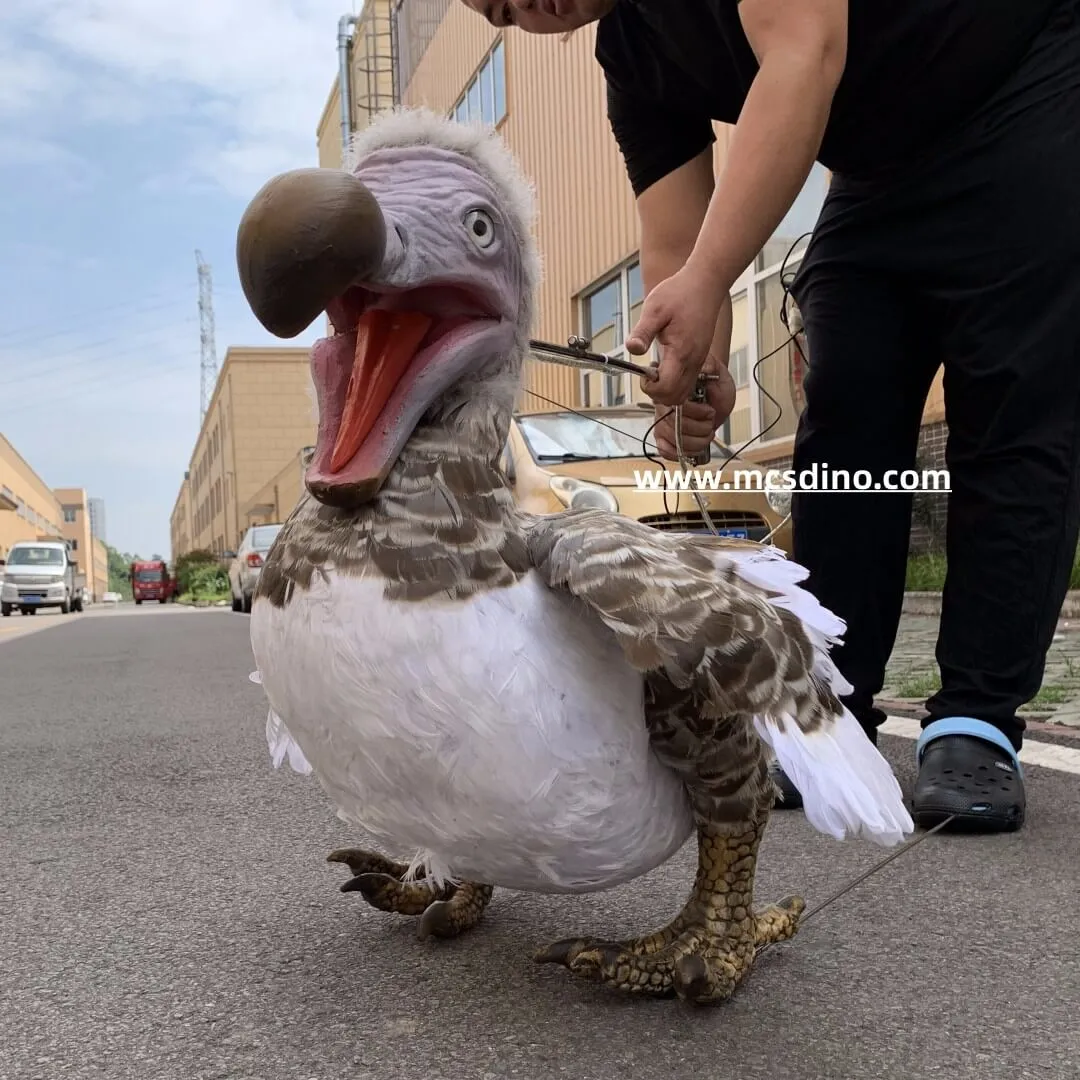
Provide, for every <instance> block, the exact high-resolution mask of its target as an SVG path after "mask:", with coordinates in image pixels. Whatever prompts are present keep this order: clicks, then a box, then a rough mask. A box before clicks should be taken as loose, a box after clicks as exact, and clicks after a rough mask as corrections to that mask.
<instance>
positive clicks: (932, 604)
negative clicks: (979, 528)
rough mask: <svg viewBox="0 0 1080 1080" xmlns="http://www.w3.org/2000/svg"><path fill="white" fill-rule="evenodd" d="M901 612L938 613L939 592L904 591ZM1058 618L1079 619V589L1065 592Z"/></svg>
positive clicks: (939, 606) (939, 609)
mask: <svg viewBox="0 0 1080 1080" xmlns="http://www.w3.org/2000/svg"><path fill="white" fill-rule="evenodd" d="M903 612H904V614H905V615H940V614H941V593H939V592H907V593H904V607H903ZM1059 618H1062V619H1080V589H1070V590H1069V591H1068V592H1067V593H1066V594H1065V603H1064V604H1062V605H1061V614H1060V616H1059Z"/></svg>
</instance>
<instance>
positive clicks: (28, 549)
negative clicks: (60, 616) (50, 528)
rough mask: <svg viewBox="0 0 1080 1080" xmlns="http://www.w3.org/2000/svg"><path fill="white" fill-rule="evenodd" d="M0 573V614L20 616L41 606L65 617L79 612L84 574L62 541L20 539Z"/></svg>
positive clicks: (8, 554)
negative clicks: (19, 612) (17, 613)
mask: <svg viewBox="0 0 1080 1080" xmlns="http://www.w3.org/2000/svg"><path fill="white" fill-rule="evenodd" d="M0 570H2V571H3V578H2V579H0V615H5V616H7V615H10V614H11V613H12V612H13V611H14V610H15V609H16V608H18V609H19V610H20V611H21V612H22V613H23V614H24V615H33V614H35V613H36V612H37V610H38V608H43V607H58V608H59V609H60V610H61V611H62V612H63V613H64V614H65V615H66V614H68V612H70V611H82V609H83V599H84V595H85V589H86V575H85V574H80V573H79V568H78V564H77V563H76V562H75V561H74V560H73V559H72V558H71V549H70V548H69V547H68V545H67V543H66V542H65V541H63V540H20V541H18V542H17V543H15V544H12V545H11V547H10V548H9V549H8V553H7V558H6V560H5V561H4V565H3V566H0Z"/></svg>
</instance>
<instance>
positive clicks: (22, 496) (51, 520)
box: [0, 435, 63, 559]
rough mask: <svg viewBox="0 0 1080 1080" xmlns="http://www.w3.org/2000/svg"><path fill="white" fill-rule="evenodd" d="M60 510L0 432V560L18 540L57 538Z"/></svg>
mask: <svg viewBox="0 0 1080 1080" xmlns="http://www.w3.org/2000/svg"><path fill="white" fill-rule="evenodd" d="M62 519H63V511H62V510H61V507H60V502H59V500H58V499H57V497H56V495H55V494H54V493H53V491H52V490H51V489H50V488H49V486H48V484H46V483H45V481H44V480H42V479H41V477H40V476H38V474H37V473H36V472H34V470H33V469H32V468H31V467H30V464H29V463H28V462H27V461H26V459H25V458H24V457H23V456H22V455H21V454H20V453H19V452H18V450H16V449H15V447H14V446H12V445H11V443H10V442H8V440H7V439H6V438H4V436H3V435H0V559H5V558H6V557H7V553H8V549H9V548H10V547H11V545H12V544H14V543H17V542H18V541H19V540H36V539H37V538H38V537H39V536H53V537H56V538H57V539H59V538H60V536H61V532H60V524H61V521H62Z"/></svg>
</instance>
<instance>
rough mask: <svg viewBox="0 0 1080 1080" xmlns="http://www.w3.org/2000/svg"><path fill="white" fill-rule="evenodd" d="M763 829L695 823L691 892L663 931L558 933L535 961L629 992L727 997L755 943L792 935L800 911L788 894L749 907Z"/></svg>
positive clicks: (799, 904) (700, 1000)
mask: <svg viewBox="0 0 1080 1080" xmlns="http://www.w3.org/2000/svg"><path fill="white" fill-rule="evenodd" d="M763 829H764V826H763V825H761V826H757V825H750V826H748V827H747V828H746V829H740V830H737V831H736V832H730V831H728V832H726V833H725V832H724V831H722V830H720V829H719V828H717V827H715V826H706V827H704V828H702V829H701V831H700V833H699V838H698V874H697V881H696V883H695V886H694V891H693V893H692V895H691V897H690V900H689V901H688V902H687V904H686V906H685V908H684V909H683V911H682V912H681V913H680V914H679V915H678V916H677V917H676V918H675V919H674V920H673V921H672V922H671V923H670V924H669V925H668V926H666V927H664V928H663V929H662V930H659V931H657V932H656V933H653V934H648V935H646V936H644V937H640V938H633V939H631V940H629V941H622V942H608V941H600V940H596V939H591V938H565V939H563V940H562V941H557V942H555V943H554V944H552V945H549V946H548V947H547V948H545V949H541V950H540V951H539V952H538V953H537V954H536V957H535V959H536V960H537V961H538V962H540V963H555V964H561V965H562V966H563V967H565V968H567V969H568V970H569V971H571V972H572V973H573V974H575V975H579V976H581V977H583V978H589V979H594V980H599V981H600V982H602V983H606V984H607V985H610V986H612V987H614V988H616V989H618V990H623V991H626V992H628V993H634V994H650V995H656V996H662V997H666V996H670V995H671V994H676V995H678V996H679V997H680V998H682V999H683V1000H685V1001H691V1002H694V1003H698V1004H703V1003H706V1002H717V1001H723V1000H726V999H727V998H729V997H730V996H731V994H732V993H733V992H734V991H735V988H736V987H737V986H738V985H739V983H741V982H742V980H743V979H744V978H745V977H746V975H747V974H748V973H749V971H750V968H751V967H752V966H753V962H754V953H755V951H756V950H757V948H758V947H759V946H761V945H764V944H770V943H773V942H777V941H783V940H786V939H787V938H790V937H792V936H794V934H795V933H796V931H797V930H798V924H799V917H800V916H801V915H802V913H803V911H804V910H805V908H806V904H805V902H804V901H803V899H802V898H801V897H798V896H792V897H787V898H786V899H784V900H782V901H781V902H780V903H779V904H772V905H770V906H768V907H766V908H763V909H761V910H759V911H756V912H755V911H754V910H752V907H751V905H752V903H753V880H754V869H755V866H756V862H757V848H758V844H759V843H760V839H761V834H762V832H763Z"/></svg>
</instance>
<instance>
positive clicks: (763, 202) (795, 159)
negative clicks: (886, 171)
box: [688, 0, 848, 294]
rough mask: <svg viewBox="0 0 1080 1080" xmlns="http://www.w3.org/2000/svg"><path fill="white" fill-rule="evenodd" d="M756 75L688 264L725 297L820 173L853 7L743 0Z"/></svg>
mask: <svg viewBox="0 0 1080 1080" xmlns="http://www.w3.org/2000/svg"><path fill="white" fill-rule="evenodd" d="M739 11H740V14H741V18H742V23H743V28H744V30H745V32H746V36H747V39H748V40H749V42H750V45H751V47H752V48H753V50H754V53H755V55H756V56H757V59H758V65H759V70H758V74H757V76H756V77H755V78H754V82H753V85H752V86H751V88H750V92H749V94H748V95H747V98H746V102H745V104H744V105H743V109H742V112H741V114H740V116H739V121H738V123H737V124H736V125H735V129H734V132H733V135H732V139H731V143H730V144H729V147H728V152H727V156H726V160H725V163H724V168H723V170H722V172H721V174H720V179H719V182H718V183H717V185H716V189H715V191H714V193H713V196H712V199H711V201H710V205H709V209H708V212H707V213H706V215H705V221H704V225H703V227H702V229H701V233H700V235H699V236H698V238H697V242H696V244H695V245H694V249H693V252H692V253H691V255H690V258H689V260H688V261H689V263H690V264H691V265H694V266H697V267H698V268H700V269H701V270H702V271H703V272H704V273H705V274H707V275H708V277H709V279H710V280H711V281H713V282H714V283H715V284H716V286H717V288H718V289H722V290H723V291H724V293H725V294H726V293H727V292H728V290H730V288H731V286H732V285H733V284H734V283H735V280H736V279H737V278H738V276H739V275H740V274H741V273H742V272H743V270H745V269H746V267H747V266H749V265H750V264H751V263H752V262H753V260H754V258H755V257H756V256H757V254H758V252H759V251H760V250H761V249H762V248H763V247H764V246H765V244H766V243H767V242H768V240H769V238H770V237H771V236H772V234H773V232H774V231H775V230H776V227H777V226H778V225H779V224H780V222H781V221H782V220H783V218H784V215H785V214H786V213H787V212H788V210H789V209H790V208H791V205H792V203H794V201H795V199H796V197H797V196H798V194H799V191H800V190H801V189H802V186H803V184H804V183H805V182H806V178H807V176H808V175H809V173H810V169H811V168H812V167H813V164H814V161H815V159H816V157H817V154H818V152H819V149H820V146H821V140H822V137H823V135H824V132H825V127H826V124H827V122H828V118H829V110H830V108H831V107H832V100H833V95H834V94H835V92H836V87H837V85H838V84H839V82H840V78H841V76H842V74H843V71H844V65H845V62H846V58H847V18H848V0H740V4H739Z"/></svg>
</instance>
